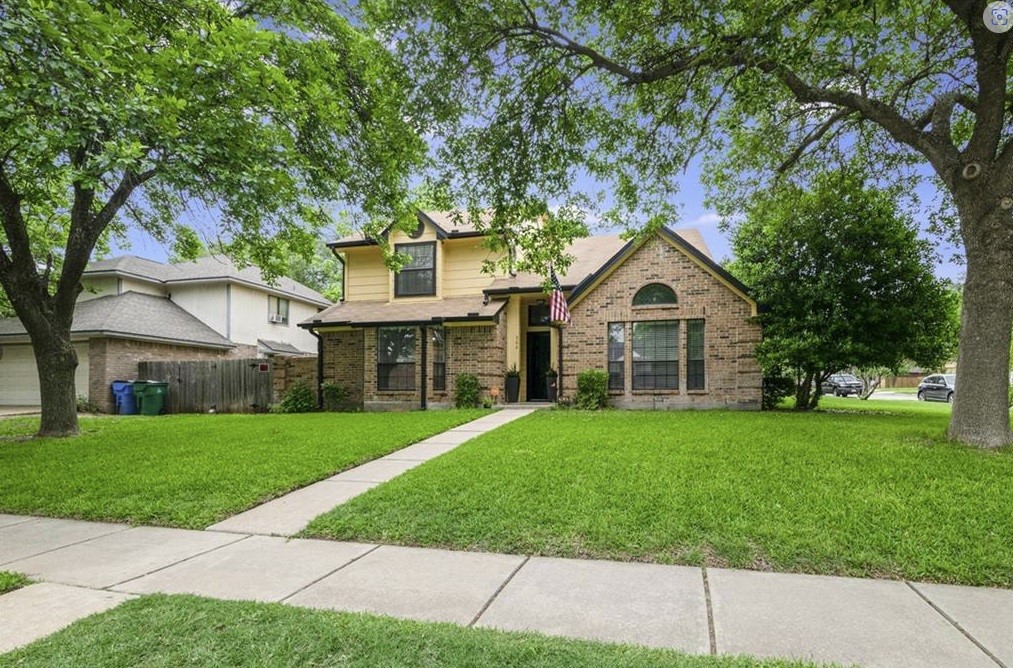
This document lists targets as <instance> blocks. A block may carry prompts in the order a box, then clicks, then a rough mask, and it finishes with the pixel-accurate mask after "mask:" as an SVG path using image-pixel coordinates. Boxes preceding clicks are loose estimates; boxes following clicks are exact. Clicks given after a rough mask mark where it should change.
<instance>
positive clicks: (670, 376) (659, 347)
mask: <svg viewBox="0 0 1013 668" xmlns="http://www.w3.org/2000/svg"><path fill="white" fill-rule="evenodd" d="M633 389H634V390H678V389H679V322H678V321H676V320H661V321H657V322H635V323H633Z"/></svg>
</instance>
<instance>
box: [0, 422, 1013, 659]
mask: <svg viewBox="0 0 1013 668" xmlns="http://www.w3.org/2000/svg"><path fill="white" fill-rule="evenodd" d="M519 412H520V411H518V413H519ZM504 413H506V411H503V412H500V413H496V414H494V415H490V416H486V417H484V418H481V419H480V420H478V421H476V422H477V423H478V424H477V425H476V422H473V423H470V424H469V425H464V426H463V427H458V428H457V429H455V430H451V432H447V434H451V433H453V435H451V436H447V435H446V434H445V435H441V436H443V437H444V438H443V442H441V441H440V439H441V436H437V437H434V439H430V441H431V442H424V443H420V444H417V445H414V446H411V447H409V448H406V449H405V450H402V451H400V452H399V453H394V454H392V455H389V456H388V457H385V458H383V459H382V460H376V461H375V462H372V463H370V464H366V465H364V466H363V467H359V469H356V470H360V469H361V471H360V473H358V474H354V476H355V477H348V478H343V479H341V480H335V479H331V480H329V481H325V482H322V483H317V485H322V486H323V487H321V488H320V496H321V497H322V500H321V501H320V502H319V504H317V505H314V504H315V503H316V501H312V502H307V503H302V501H301V500H300V499H299V497H296V496H295V495H298V494H300V492H302V491H303V490H299V491H297V492H294V493H293V494H292V495H289V496H288V497H282V498H281V499H278V500H276V501H272V502H270V503H268V504H265V505H264V506H261V507H260V508H258V509H254V510H253V511H249V512H247V513H243V514H242V515H238V516H236V517H235V518H232V519H231V520H227V521H226V522H223V523H221V524H220V525H216V526H217V527H219V528H221V527H222V526H223V525H224V526H225V528H226V529H227V530H207V531H190V530H184V529H165V528H156V527H128V526H125V525H120V524H105V523H97V522H80V521H74V520H61V519H48V518H33V517H24V516H15V515H0V570H12V571H18V572H22V573H26V574H29V575H31V576H32V577H33V578H35V579H38V580H42V581H43V582H41V583H39V584H35V585H31V586H29V587H27V588H25V589H22V590H19V591H16V592H13V593H10V594H6V595H4V596H0V651H7V650H9V649H12V648H14V647H17V646H20V645H22V644H25V643H27V642H31V641H32V640H35V639H37V638H39V637H41V636H43V635H46V634H48V633H51V632H53V631H55V630H57V629H58V628H60V627H62V626H64V625H66V624H69V623H70V622H72V621H74V620H75V619H77V618H79V617H83V616H86V615H89V614H92V613H94V612H97V611H100V610H104V609H108V608H109V607H112V606H115V605H117V604H118V603H119V602H121V601H123V600H126V599H127V598H131V597H133V596H136V595H140V594H147V593H154V592H164V593H191V594H198V595H202V596H208V597H211V598H220V599H243V600H255V601H274V602H281V603H286V604H291V605H298V606H306V607H314V608H325V609H333V610H343V611H362V612H372V613H379V614H386V615H391V616H394V617H404V618H411V619H420V620H427V621H445V622H453V623H457V624H461V625H464V626H485V627H492V628H498V629H504V630H530V631H538V632H542V633H546V634H551V635H562V636H569V637H576V638H587V639H594V640H604V641H614V642H624V643H633V644H641V645H648V646H655V647H669V648H674V649H678V650H682V651H685V652H689V653H697V654H708V653H710V654H716V653H721V654H748V655H753V656H759V657H792V658H801V659H809V660H815V661H828V662H838V663H842V664H860V665H867V666H919V667H921V666H968V667H973V666H983V667H989V668H994V667H995V666H1005V667H1007V668H1010V667H1013V633H1010V629H1013V590H1006V589H992V588H983V587H959V586H950V585H937V584H928V583H911V582H901V581H892V580H871V579H859V578H843V577H830V576H819V575H805V574H789V573H767V572H756V571H741V570H731V569H715V568H707V569H702V568H695V567H688V566H665V565H658V564H642V563H626V562H609V561H592V560H580V559H555V558H545V557H537V556H531V557H527V556H521V555H508V554H490V553H478V552H453V551H447V550H437V549H423V548H415V547H401V546H393V545H375V544H361V543H349V542H336V541H321V540H304V539H288V538H284V537H277V536H269V535H254V534H256V533H261V534H268V533H283V532H289V533H292V532H294V531H297V530H298V528H301V527H302V526H304V525H305V523H306V522H308V521H309V519H312V517H313V516H315V514H319V512H323V511H324V510H327V509H329V508H330V507H331V506H327V507H326V508H324V509H323V510H319V508H320V506H321V504H325V503H330V501H329V500H326V501H325V500H323V497H326V496H327V495H328V494H332V493H333V494H335V495H336V496H337V497H340V496H341V495H342V494H348V493H349V490H351V489H352V488H351V487H350V486H351V485H352V484H361V485H369V486H373V485H376V484H380V483H379V482H378V480H380V479H382V478H384V476H389V477H393V475H397V474H398V473H399V472H401V471H403V470H407V469H408V468H411V466H414V465H417V464H418V463H421V462H422V461H424V459H423V458H425V459H428V458H431V457H434V456H438V455H439V454H441V453H442V452H446V451H447V450H449V449H452V448H453V447H456V445H457V444H459V443H460V442H464V441H465V440H467V439H468V438H470V437H471V436H475V435H477V434H478V433H482V431H485V430H486V429H487V428H494V426H495V423H496V420H493V419H492V418H497V417H498V419H499V420H501V421H509V420H508V419H507V418H509V419H515V417H519V415H518V416H511V415H504ZM483 421H484V422H483ZM469 427H471V429H470V430H469V429H468V428H469ZM469 434H470V436H469ZM453 441H457V443H454V442H453ZM399 455H400V458H399ZM416 458H417V459H416ZM363 471H365V472H364V473H363ZM348 473H352V471H350V472H348ZM342 475H345V474H342ZM389 477H388V478H387V479H389ZM335 478H340V476H336V477H335ZM311 487H314V486H311ZM331 487H333V488H334V489H331ZM342 488H344V491H338V490H339V489H342ZM305 489H309V488H305ZM289 497H295V499H296V500H295V501H291V500H290V501H289V502H287V505H284V504H285V503H286V502H285V500H286V499H289ZM314 498H316V497H314ZM331 498H334V497H331ZM346 498H347V497H346ZM339 502H340V501H339ZM332 505H333V504H332ZM269 506H270V507H271V508H268V507H269ZM257 511H260V512H259V513H258V512H257ZM275 511H277V513H276V512H275ZM300 513H302V514H300ZM286 514H288V515H290V516H292V517H296V516H298V517H299V522H302V524H299V522H296V521H295V519H292V521H290V522H288V521H286V522H281V521H280V520H276V519H275V516H276V515H281V516H285V515H286ZM244 515H245V516H246V517H245V518H243V516H244ZM307 516H308V519H305V521H303V518H304V517H307ZM239 518H243V520H242V521H243V522H245V523H246V524H245V525H244V526H247V527H250V529H248V530H245V531H244V530H242V529H241V528H240V526H241V525H240V524H239V523H238V519H239ZM233 520H237V522H234V523H232V524H231V525H230V524H229V523H230V522H233ZM297 524H299V526H298V528H295V529H293V528H294V527H296V525H297Z"/></svg>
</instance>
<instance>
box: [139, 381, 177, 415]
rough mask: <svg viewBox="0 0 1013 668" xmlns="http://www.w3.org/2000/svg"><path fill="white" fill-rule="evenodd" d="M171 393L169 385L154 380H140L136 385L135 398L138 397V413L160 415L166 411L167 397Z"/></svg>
mask: <svg viewBox="0 0 1013 668" xmlns="http://www.w3.org/2000/svg"><path fill="white" fill-rule="evenodd" d="M168 393H169V384H168V383H160V382H157V381H154V380H138V381H136V382H135V383H134V396H136V397H137V407H138V409H139V410H138V411H137V412H138V413H140V414H141V415H160V414H161V413H162V411H163V410H165V397H166V395H167V394H168Z"/></svg>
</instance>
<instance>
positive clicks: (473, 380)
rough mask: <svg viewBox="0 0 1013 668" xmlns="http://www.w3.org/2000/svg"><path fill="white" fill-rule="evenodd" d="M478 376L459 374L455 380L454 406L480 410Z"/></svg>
mask: <svg viewBox="0 0 1013 668" xmlns="http://www.w3.org/2000/svg"><path fill="white" fill-rule="evenodd" d="M480 391H481V386H480V385H479V384H478V376H476V375H475V374H473V373H459V374H457V377H456V378H454V405H455V406H457V407H458V408H478V401H479V396H478V395H479V392H480Z"/></svg>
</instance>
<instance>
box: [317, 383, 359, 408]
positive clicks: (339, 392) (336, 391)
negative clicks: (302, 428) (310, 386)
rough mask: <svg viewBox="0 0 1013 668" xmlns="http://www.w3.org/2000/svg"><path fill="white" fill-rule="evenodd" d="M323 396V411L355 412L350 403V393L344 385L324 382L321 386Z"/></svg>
mask: <svg viewBox="0 0 1013 668" xmlns="http://www.w3.org/2000/svg"><path fill="white" fill-rule="evenodd" d="M321 390H322V391H323V394H324V410H325V411H339V412H347V411H352V410H355V406H354V405H353V404H352V401H351V396H350V395H351V392H350V391H349V390H348V388H347V387H345V386H344V385H339V384H338V383H331V382H326V383H324V384H323V385H322V386H321Z"/></svg>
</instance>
